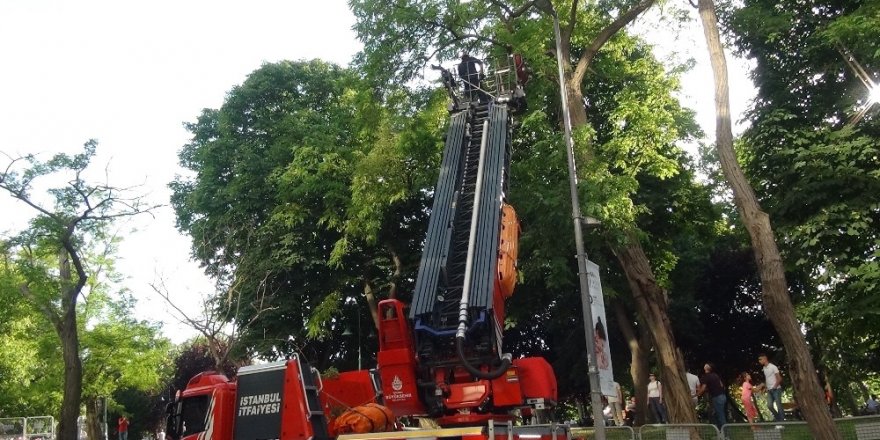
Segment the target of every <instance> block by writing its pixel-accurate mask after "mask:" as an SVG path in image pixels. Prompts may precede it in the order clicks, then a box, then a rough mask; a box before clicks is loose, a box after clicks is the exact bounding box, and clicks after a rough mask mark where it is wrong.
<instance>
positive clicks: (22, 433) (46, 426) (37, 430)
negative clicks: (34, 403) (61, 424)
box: [0, 416, 55, 440]
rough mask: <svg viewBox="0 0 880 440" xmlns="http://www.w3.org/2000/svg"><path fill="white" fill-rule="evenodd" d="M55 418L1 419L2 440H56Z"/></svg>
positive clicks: (0, 434)
mask: <svg viewBox="0 0 880 440" xmlns="http://www.w3.org/2000/svg"><path fill="white" fill-rule="evenodd" d="M54 439H55V418H54V417H51V416H44V417H8V418H5V419H3V418H0V440H54Z"/></svg>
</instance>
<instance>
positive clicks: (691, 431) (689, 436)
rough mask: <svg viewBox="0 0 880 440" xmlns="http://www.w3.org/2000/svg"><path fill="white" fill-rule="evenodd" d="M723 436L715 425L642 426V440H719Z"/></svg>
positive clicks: (640, 431) (640, 429)
mask: <svg viewBox="0 0 880 440" xmlns="http://www.w3.org/2000/svg"><path fill="white" fill-rule="evenodd" d="M720 436H721V433H719V432H718V428H716V427H715V425H708V424H702V423H695V424H692V425H684V424H682V425H642V426H641V427H640V428H639V439H641V440H717V439H719V438H721V437H720Z"/></svg>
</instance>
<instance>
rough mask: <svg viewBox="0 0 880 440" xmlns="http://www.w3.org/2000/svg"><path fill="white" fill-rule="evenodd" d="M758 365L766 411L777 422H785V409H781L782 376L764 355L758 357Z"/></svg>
mask: <svg viewBox="0 0 880 440" xmlns="http://www.w3.org/2000/svg"><path fill="white" fill-rule="evenodd" d="M758 363H759V364H761V367H763V368H762V370H763V371H764V386H765V387H766V388H767V409H769V410H770V412H771V413H772V414H773V419H774V420H776V421H777V422H781V421H783V420H785V409H783V407H782V374H781V373H779V368H777V367H776V365H773V364H772V363H770V361H769V360H768V359H767V355H766V354H763V353H762V354H761V355H760V356H758Z"/></svg>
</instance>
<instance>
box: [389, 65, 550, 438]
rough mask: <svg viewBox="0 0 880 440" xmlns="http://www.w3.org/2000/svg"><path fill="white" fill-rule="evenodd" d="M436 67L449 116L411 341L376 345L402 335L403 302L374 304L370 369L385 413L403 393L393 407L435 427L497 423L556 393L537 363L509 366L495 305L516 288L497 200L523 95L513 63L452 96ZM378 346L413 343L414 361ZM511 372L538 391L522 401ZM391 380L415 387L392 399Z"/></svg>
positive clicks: (506, 224) (512, 253)
mask: <svg viewBox="0 0 880 440" xmlns="http://www.w3.org/2000/svg"><path fill="white" fill-rule="evenodd" d="M440 70H441V76H442V78H443V81H444V84H445V85H446V87H447V91H448V92H449V95H450V98H451V100H452V104H451V105H450V113H451V117H450V124H449V128H448V131H447V133H446V142H445V146H444V152H443V159H442V162H441V168H440V174H439V178H438V180H437V185H436V187H435V191H434V203H433V207H432V210H431V219H430V222H429V224H428V233H427V237H426V239H425V245H424V251H423V253H422V259H421V263H420V265H419V273H418V277H417V279H416V285H415V291H414V292H413V301H412V304H411V307H410V310H409V316H408V317H409V322H410V323H411V324H412V339H413V340H412V341H409V340H408V341H406V342H404V343H402V344H400V345H399V346H398V345H395V344H394V343H391V344H384V343H385V342H387V341H386V339H388V334H389V333H387V332H386V329H393V330H391V332H392V333H390V334H393V335H395V336H393V337H392V339H394V338H395V337H396V335H398V334H403V333H407V334H409V332H407V331H405V330H404V329H403V326H404V322H405V321H404V317H403V316H402V313H401V311H402V304H400V303H399V302H397V301H394V300H389V301H385V302H383V303H380V313H379V315H380V317H381V321H382V322H381V323H380V352H379V371H380V373H381V375H382V383H383V384H384V385H385V388H386V389H385V397H386V401H387V402H388V403H389V405H390V406H391V407H392V408H395V405H396V402H395V400H396V399H395V396H399V395H400V394H408V395H410V396H411V399H400V404H399V407H400V408H399V409H401V410H404V411H405V412H413V411H417V410H419V409H422V410H423V411H424V412H425V413H426V414H430V415H432V416H439V417H441V419H440V421H441V424H442V423H447V424H458V423H472V422H478V421H480V420H488V419H493V420H497V419H498V414H499V413H503V412H504V411H507V410H509V409H510V408H511V407H515V406H519V405H522V404H523V399H524V398H525V400H530V399H531V400H533V401H534V402H533V403H536V406H543V405H544V404H547V403H551V402H552V401H553V400H555V397H556V396H555V379H554V378H553V377H552V371H551V370H550V368H549V365H547V364H546V361H544V360H543V359H539V358H526V359H518V360H516V361H514V360H513V359H512V357H511V355H509V354H503V352H502V330H503V325H504V316H505V314H504V301H505V299H507V298H508V297H509V296H510V295H511V294H512V293H513V287H514V285H515V282H516V270H515V262H516V258H517V241H518V238H519V222H518V221H517V219H516V213H515V211H514V210H513V208H512V207H511V206H510V205H509V204H508V203H507V200H506V197H507V191H508V186H509V169H510V156H511V137H512V136H511V134H512V128H511V127H512V124H511V113H512V110H513V109H521V108H523V105H522V104H523V102H522V101H523V99H524V94H523V93H522V90H523V89H522V84H519V83H518V81H517V75H516V73H517V70H516V68H515V67H514V65H513V64H511V65H510V66H508V67H505V68H503V69H496V70H495V72H494V74H493V75H492V76H491V77H490V79H489V80H487V81H478V80H475V79H474V78H473V77H470V78H461V77H459V78H458V80H459V81H462V82H464V81H468V80H470V81H474V82H476V83H471V84H469V87H466V88H465V90H466V91H468V90H469V91H471V92H470V93H467V92H465V93H458V90H457V88H456V78H455V76H454V75H453V74H452V73H451V72H449V71H447V70H445V69H442V68H440ZM390 316H393V317H394V318H393V319H391V318H387V317H390ZM407 337H408V336H407ZM386 345H388V346H389V347H390V346H394V347H396V348H393V349H388V350H400V349H401V347H405V346H409V347H412V350H413V353H412V355H414V358H413V357H412V356H410V354H409V353H405V354H402V355H401V357H394V360H390V359H389V358H388V357H387V355H385V356H383V351H386V349H385V346H386ZM402 360H407V361H405V362H403V363H404V364H406V365H402V364H401V361H402ZM383 361H384V362H383ZM520 372H522V373H524V374H529V375H536V376H539V377H541V379H540V380H538V382H539V383H541V384H543V385H542V387H543V386H544V385H546V387H544V389H541V390H539V389H529V390H528V391H529V393H526V394H530V395H522V394H521V393H522V392H523V391H524V390H523V389H522V386H521V385H517V386H514V387H512V386H510V385H509V384H510V383H514V382H515V381H519V379H518V378H519V374H520ZM401 374H403V375H404V376H402V375H401ZM508 379H509V380H508ZM395 383H396V384H401V383H404V384H407V383H412V384H415V385H416V386H415V387H414V389H413V390H410V392H409V393H400V392H399V391H400V390H394V389H393V387H392V385H393V384H395ZM551 388H552V392H551V391H550V389H551ZM416 398H417V399H416ZM420 405H424V407H422V406H420Z"/></svg>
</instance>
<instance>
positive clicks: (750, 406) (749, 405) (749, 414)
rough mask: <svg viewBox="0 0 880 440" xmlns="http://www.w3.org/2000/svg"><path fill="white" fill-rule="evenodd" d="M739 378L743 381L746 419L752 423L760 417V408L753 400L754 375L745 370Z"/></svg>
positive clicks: (743, 401) (743, 402)
mask: <svg viewBox="0 0 880 440" xmlns="http://www.w3.org/2000/svg"><path fill="white" fill-rule="evenodd" d="M739 380H740V381H741V382H742V404H743V408H744V409H745V410H746V420H748V422H749V424H750V425H751V424H753V423H754V422H756V421H757V418H758V408H755V403H754V402H752V388H754V387H753V386H752V375H751V374H749V373H748V372H747V371H743V373H742V374H741V375H740V376H739Z"/></svg>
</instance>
